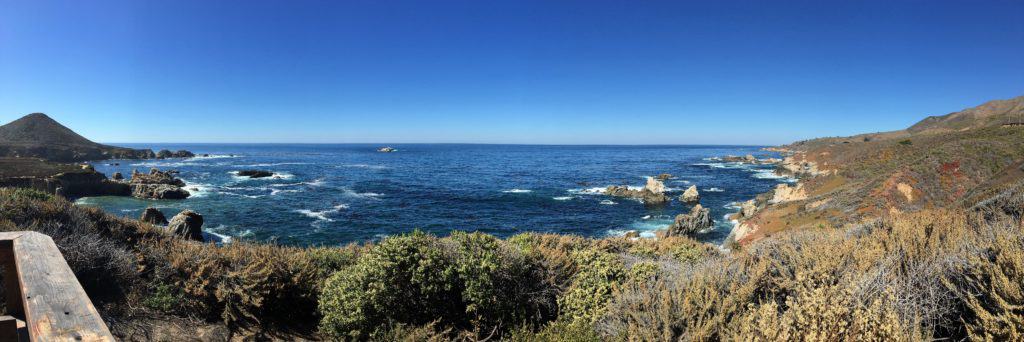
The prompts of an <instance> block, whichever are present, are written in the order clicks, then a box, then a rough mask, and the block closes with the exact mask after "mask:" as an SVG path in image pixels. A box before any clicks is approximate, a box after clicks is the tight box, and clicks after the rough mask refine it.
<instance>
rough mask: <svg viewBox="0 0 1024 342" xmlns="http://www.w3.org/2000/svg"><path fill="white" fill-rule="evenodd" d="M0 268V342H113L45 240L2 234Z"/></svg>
mask: <svg viewBox="0 0 1024 342" xmlns="http://www.w3.org/2000/svg"><path fill="white" fill-rule="evenodd" d="M0 265H2V266H3V268H4V274H3V278H4V284H3V286H4V290H5V291H6V300H7V315H8V316H2V317H0V342H3V341H9V340H10V341H16V340H18V338H19V336H20V339H22V340H25V339H27V340H30V341H114V337H113V336H112V335H110V330H108V329H107V325H106V324H105V323H103V319H102V318H100V314H99V312H97V311H96V308H95V307H94V306H93V305H92V301H90V300H89V297H88V296H87V295H86V294H85V290H83V289H82V285H81V284H79V283H78V278H75V274H74V273H73V272H71V268H70V267H68V264H67V262H65V261H64V257H63V256H62V255H61V253H60V250H58V249H57V245H56V244H54V243H53V239H50V237H49V236H46V235H44V234H40V233H36V232H9V233H0ZM19 321H24V329H19V328H18V323H19ZM26 335H27V336H26ZM12 338H13V340H12Z"/></svg>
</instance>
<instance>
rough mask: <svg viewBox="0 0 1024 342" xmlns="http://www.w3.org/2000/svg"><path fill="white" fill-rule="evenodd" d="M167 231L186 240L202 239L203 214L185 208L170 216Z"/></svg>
mask: <svg viewBox="0 0 1024 342" xmlns="http://www.w3.org/2000/svg"><path fill="white" fill-rule="evenodd" d="M167 231H168V232H170V233H171V234H174V236H176V237H180V238H183V239H187V240H194V241H203V215H199V214H197V213H196V212H194V211H191V210H185V211H182V212H180V213H178V215H174V217H173V218H171V222H170V223H168V224H167Z"/></svg>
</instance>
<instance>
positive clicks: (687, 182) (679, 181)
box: [671, 179, 690, 184]
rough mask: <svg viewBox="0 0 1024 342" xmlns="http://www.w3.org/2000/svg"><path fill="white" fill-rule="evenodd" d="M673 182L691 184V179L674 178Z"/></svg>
mask: <svg viewBox="0 0 1024 342" xmlns="http://www.w3.org/2000/svg"><path fill="white" fill-rule="evenodd" d="M671 183H679V184H690V181H688V180H685V179H684V180H674V181H672V182H671Z"/></svg>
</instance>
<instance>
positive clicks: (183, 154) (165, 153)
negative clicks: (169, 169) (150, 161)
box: [156, 149, 196, 159]
mask: <svg viewBox="0 0 1024 342" xmlns="http://www.w3.org/2000/svg"><path fill="white" fill-rule="evenodd" d="M195 156H196V154H195V153H192V152H189V151H186V150H177V151H174V152H171V150H166V149H165V150H160V151H159V152H157V153H156V158H157V159H167V158H192V157H195Z"/></svg>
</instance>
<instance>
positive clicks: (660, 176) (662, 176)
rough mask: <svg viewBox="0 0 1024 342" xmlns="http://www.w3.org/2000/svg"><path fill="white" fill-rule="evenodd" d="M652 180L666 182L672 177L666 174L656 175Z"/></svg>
mask: <svg viewBox="0 0 1024 342" xmlns="http://www.w3.org/2000/svg"><path fill="white" fill-rule="evenodd" d="M654 178H655V179H657V180H660V181H664V180H667V179H669V178H672V175H670V174H667V173H662V174H660V175H658V176H657V177H654Z"/></svg>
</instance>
